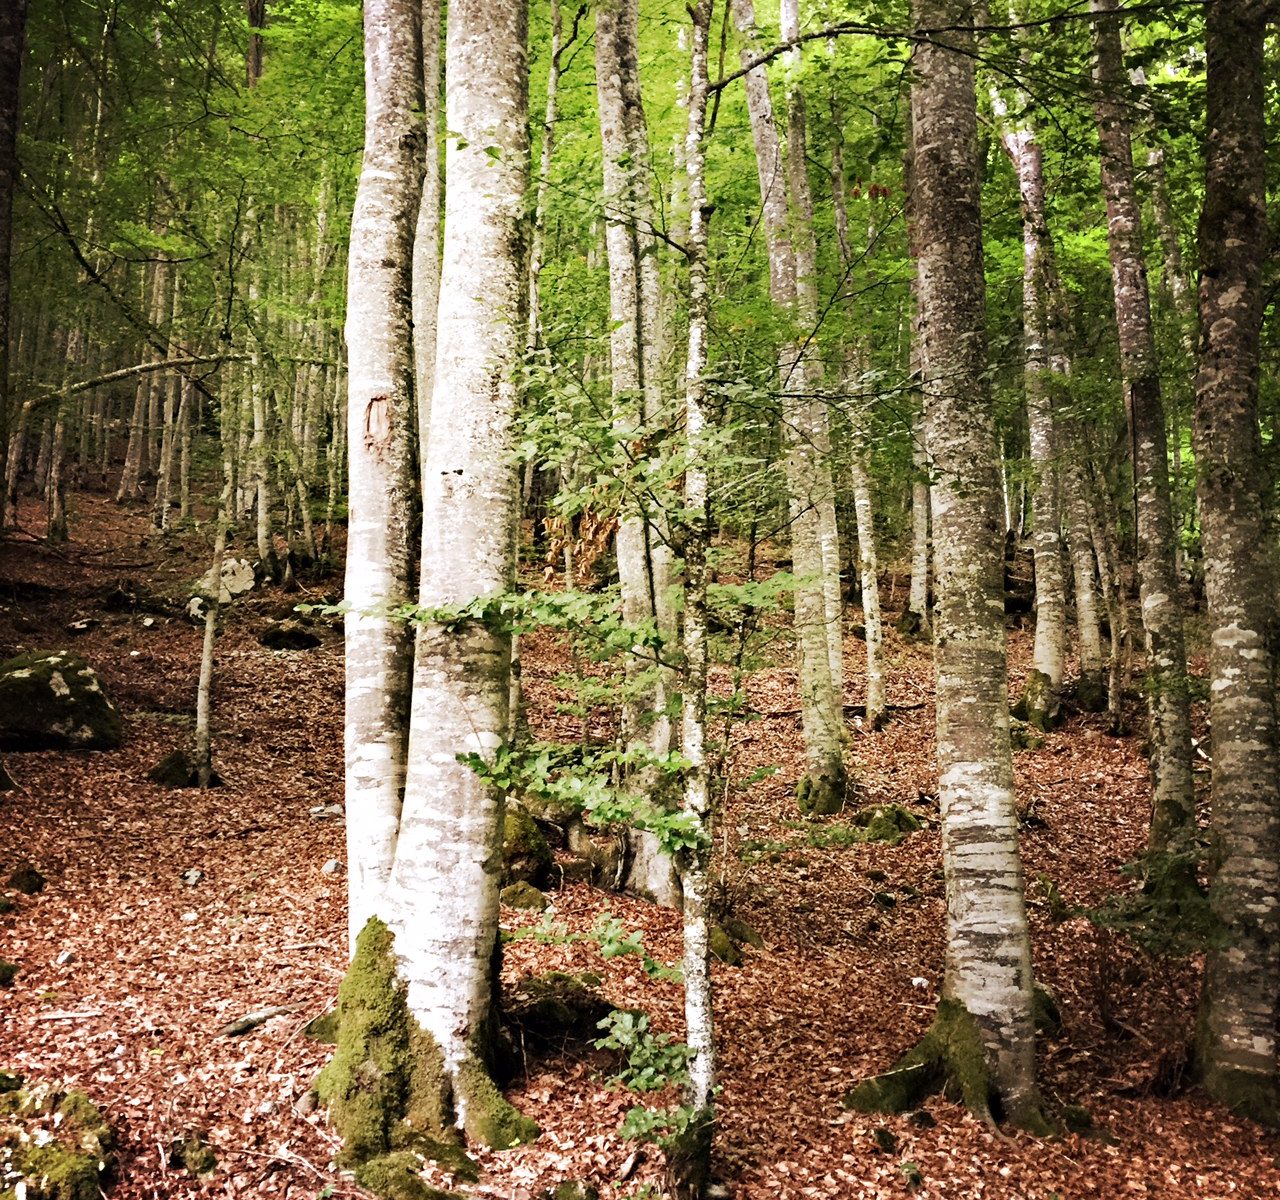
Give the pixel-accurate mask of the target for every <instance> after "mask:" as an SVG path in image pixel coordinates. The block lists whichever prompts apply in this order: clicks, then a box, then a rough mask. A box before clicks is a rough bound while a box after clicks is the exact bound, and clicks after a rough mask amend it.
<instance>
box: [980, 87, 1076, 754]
mask: <svg viewBox="0 0 1280 1200" xmlns="http://www.w3.org/2000/svg"><path fill="white" fill-rule="evenodd" d="M992 105H993V108H994V110H995V113H996V116H997V119H998V120H999V121H1000V123H1001V131H1000V132H1001V141H1002V142H1003V143H1004V148H1005V150H1006V152H1007V153H1008V155H1009V157H1010V159H1011V160H1012V161H1013V165H1014V169H1015V171H1016V172H1017V175H1018V190H1019V192H1020V193H1021V196H1022V230H1023V233H1022V244H1023V270H1022V321H1023V347H1024V355H1025V365H1024V368H1023V380H1024V387H1025V391H1026V399H1027V429H1028V433H1029V440H1030V443H1031V461H1032V464H1033V466H1034V467H1035V472H1036V479H1035V486H1034V490H1033V491H1032V495H1031V506H1032V507H1031V512H1032V521H1033V524H1034V529H1033V531H1032V537H1031V542H1032V548H1033V552H1034V555H1035V575H1036V636H1035V645H1034V648H1033V651H1032V659H1031V671H1030V673H1029V675H1028V677H1027V684H1026V689H1025V690H1024V692H1023V694H1022V698H1021V700H1020V701H1019V704H1018V710H1019V715H1020V716H1022V717H1023V718H1024V719H1025V720H1026V721H1027V722H1028V723H1030V724H1031V725H1032V726H1034V727H1035V728H1036V729H1040V730H1044V729H1048V728H1050V727H1051V726H1052V725H1054V724H1056V722H1057V719H1058V714H1059V709H1060V701H1059V692H1060V690H1061V687H1062V672H1063V664H1064V661H1065V658H1066V642H1067V596H1066V577H1065V574H1064V571H1063V563H1062V516H1061V512H1060V508H1059V479H1058V454H1059V447H1058V435H1057V428H1056V420H1055V417H1054V412H1053V380H1052V377H1051V371H1052V370H1053V366H1054V363H1053V358H1054V354H1055V351H1060V348H1061V344H1062V333H1061V329H1060V327H1059V322H1058V321H1056V320H1055V313H1054V309H1055V307H1056V306H1057V303H1058V297H1057V289H1058V281H1057V268H1056V265H1055V263H1054V252H1053V241H1052V237H1051V235H1050V233H1049V223H1048V219H1047V217H1046V213H1045V187H1044V160H1043V156H1042V154H1041V151H1040V144H1039V142H1038V141H1037V140H1036V135H1035V131H1034V129H1032V127H1031V125H1030V122H1029V121H1028V119H1027V118H1026V117H1023V118H1022V120H1021V121H1020V122H1018V123H1017V124H1015V123H1014V122H1012V121H1011V120H1010V118H1009V116H1008V110H1007V108H1006V106H1005V104H1004V101H1003V99H1002V98H1001V97H1000V95H999V93H998V92H995V91H993V94H992ZM1055 343H1056V344H1055Z"/></svg>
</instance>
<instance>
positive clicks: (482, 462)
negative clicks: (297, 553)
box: [353, 0, 536, 1148]
mask: <svg viewBox="0 0 1280 1200" xmlns="http://www.w3.org/2000/svg"><path fill="white" fill-rule="evenodd" d="M525 35H526V13H525V7H524V5H523V4H522V3H512V2H511V0H453V2H452V3H451V4H450V7H449V21H448V38H447V49H446V63H447V69H446V78H447V80H448V86H447V99H446V128H447V129H448V130H449V131H450V132H449V140H448V151H447V159H446V172H445V231H446V232H445V245H444V260H443V268H442V272H441V282H440V312H439V330H438V332H439V339H438V348H437V353H436V367H435V387H436V389H437V390H438V392H439V394H440V395H444V396H448V397H449V404H448V406H447V407H445V406H441V405H437V406H433V409H432V420H431V432H430V441H429V442H428V445H427V447H426V458H427V476H426V477H427V481H428V485H429V486H428V490H427V492H426V494H425V496H424V497H423V547H422V573H421V587H420V592H419V602H420V604H421V605H422V607H423V609H424V610H426V611H429V610H432V609H438V608H441V607H446V606H461V605H466V604H469V603H471V602H473V601H475V600H476V599H477V598H485V597H494V596H498V595H502V594H504V593H507V592H509V591H510V589H511V588H512V586H513V585H514V574H515V559H514V547H515V536H514V535H515V520H516V514H517V511H518V510H517V504H518V498H517V479H516V471H515V465H514V462H513V457H512V450H513V445H512V442H513V428H512V426H513V422H514V419H515V415H516V408H517V402H518V382H517V379H516V372H517V366H518V364H519V361H520V356H521V354H522V352H523V348H524V319H525V311H524V305H525V299H526V296H527V290H526V289H527V277H526V274H525V260H524V233H525V229H524V224H525V201H526V196H525V193H526V190H527V187H528V177H529V163H528V129H527V125H526V120H527V107H528V93H527V81H528V63H527V58H526V48H525ZM353 395H354V393H353ZM423 620H424V623H423V625H422V626H421V628H420V630H419V634H418V643H417V651H416V656H415V662H414V684H413V708H412V719H411V720H412V727H411V733H410V738H409V770H408V776H407V780H406V785H405V796H404V808H403V814H402V817H401V821H400V827H399V835H398V839H397V842H396V848H395V866H394V870H393V873H392V879H391V883H390V886H389V888H388V894H387V902H388V910H389V913H390V919H389V922H388V923H389V924H390V926H391V928H392V930H393V932H394V934H395V950H396V955H397V958H398V965H399V970H400V973H401V976H402V978H403V979H404V980H405V982H406V984H407V988H408V991H407V1003H408V1008H409V1012H410V1014H411V1015H412V1017H413V1018H414V1019H415V1020H416V1021H417V1023H418V1024H419V1026H420V1027H421V1028H422V1029H423V1030H424V1031H425V1033H426V1034H427V1035H429V1037H430V1038H431V1040H432V1041H433V1042H434V1043H435V1045H436V1046H437V1047H438V1050H439V1052H440V1055H441V1057H442V1075H443V1083H444V1085H445V1089H446V1091H447V1092H451V1093H452V1101H453V1107H454V1111H455V1113H456V1120H457V1123H458V1125H459V1126H460V1127H461V1128H463V1129H465V1130H466V1131H467V1133H468V1135H469V1136H470V1137H471V1138H473V1139H474V1140H476V1141H480V1142H485V1143H487V1144H489V1145H494V1146H498V1147H500V1148H501V1147H505V1146H507V1145H510V1144H512V1143H513V1142H514V1141H516V1140H528V1139H529V1138H530V1137H531V1136H536V1127H535V1126H533V1125H532V1122H529V1121H527V1120H526V1119H525V1118H522V1117H520V1116H519V1114H517V1113H515V1111H514V1110H513V1109H511V1108H510V1106H509V1105H507V1104H506V1103H505V1101H503V1100H502V1099H501V1097H500V1096H499V1095H498V1093H497V1092H496V1089H495V1088H494V1085H493V1084H492V1082H491V1081H490V1079H489V1076H488V1074H487V1073H486V1069H487V1066H488V1065H489V1062H490V1056H491V1053H492V1050H493V1045H492V1041H491V1037H492V1022H493V1020H494V1010H493V1003H492V998H493V993H494V989H495V988H496V986H497V980H496V978H495V976H494V961H495V954H496V952H497V940H498V888H499V873H500V863H501V853H500V846H501V841H502V828H503V807H504V803H503V794H502V792H501V791H500V790H498V789H497V788H495V787H493V786H492V785H491V784H490V783H489V782H487V781H486V780H485V779H484V778H482V776H481V775H480V774H478V773H477V772H476V770H474V769H473V768H472V767H471V766H468V765H465V764H464V763H462V762H460V761H459V758H460V757H461V756H464V755H467V754H471V755H476V756H478V757H479V758H481V759H483V760H484V761H485V762H487V763H492V762H493V760H494V757H495V755H496V754H497V752H498V751H499V749H500V748H501V747H502V746H503V744H504V742H505V738H506V731H507V703H508V696H509V692H508V686H509V681H508V669H509V652H510V646H509V635H507V634H506V633H504V632H503V631H502V630H501V628H500V627H499V626H498V625H497V624H496V623H495V622H490V621H484V620H468V621H464V622H453V623H448V624H442V623H437V622H433V621H431V620H430V619H429V617H427V616H426V615H424V618H423Z"/></svg>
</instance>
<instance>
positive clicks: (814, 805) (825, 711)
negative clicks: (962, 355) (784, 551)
mask: <svg viewBox="0 0 1280 1200" xmlns="http://www.w3.org/2000/svg"><path fill="white" fill-rule="evenodd" d="M732 13H733V20H734V24H735V26H736V27H737V29H738V32H739V34H740V35H742V38H743V43H742V47H741V52H740V54H741V60H742V63H743V66H744V67H746V66H747V65H748V64H750V63H752V62H754V60H755V57H756V54H755V51H756V49H757V48H756V46H755V44H754V43H755V40H756V39H755V36H754V35H755V27H756V26H755V9H754V6H753V4H752V2H751V0H732ZM743 84H744V86H745V89H746V93H747V112H748V116H749V118H750V121H751V136H752V140H753V142H754V145H755V152H756V172H757V175H758V178H759V183H760V204H761V209H762V212H763V218H764V220H763V224H764V233H765V240H766V243H767V245H768V251H769V295H770V298H771V299H772V300H773V303H774V304H775V305H776V306H777V307H778V309H779V310H781V311H782V312H783V313H785V314H787V315H788V316H789V317H791V319H792V320H793V321H796V320H797V317H796V313H797V304H798V300H797V294H798V283H797V266H796V255H795V251H794V249H793V243H792V229H791V220H790V211H789V205H788V193H787V174H786V168H785V165H784V163H783V158H782V148H781V146H780V144H779V141H778V130H777V127H776V125H775V123H774V114H773V101H772V99H771V97H770V94H769V77H768V75H767V73H766V72H765V68H764V67H763V66H754V67H752V68H751V69H750V70H748V71H747V72H746V75H745V76H744V77H743ZM799 359H800V350H799V346H798V344H797V343H796V342H795V339H794V338H792V339H789V341H788V343H787V344H786V345H785V346H783V347H782V349H781V352H780V363H779V378H780V382H781V387H782V428H783V440H784V444H785V447H786V458H785V468H786V480H787V497H788V499H787V507H788V517H789V524H790V531H791V560H792V568H793V570H794V572H795V575H796V577H797V581H796V586H795V597H794V613H795V633H796V673H797V675H798V678H799V690H800V712H801V724H802V727H803V730H804V744H805V777H804V778H803V779H802V780H801V781H800V785H799V788H798V790H797V797H798V799H799V800H800V803H801V805H802V807H805V808H809V809H812V810H814V811H817V812H825V813H830V812H838V811H839V810H840V808H841V806H842V805H843V803H844V797H845V791H846V789H847V783H848V780H847V776H846V773H845V765H844V746H845V731H844V711H843V707H842V704H841V701H842V697H841V695H840V694H839V692H838V691H837V689H836V685H835V679H834V678H833V677H832V673H831V660H832V654H831V645H830V642H829V640H828V637H827V629H828V620H827V602H826V593H825V591H824V589H823V586H822V580H823V577H824V570H825V565H824V562H823V555H822V530H821V524H820V520H819V513H818V504H817V500H818V498H819V496H820V495H821V492H822V488H821V484H820V472H819V465H818V463H819V455H818V453H817V445H816V442H817V440H818V439H817V438H816V434H815V430H814V429H813V419H814V406H813V405H811V404H810V403H809V402H808V400H807V398H806V397H804V396H796V395H794V394H793V393H794V392H795V391H796V390H797V389H796V386H795V385H793V383H792V380H793V378H795V377H796V374H797V372H796V365H797V362H798V360H799Z"/></svg>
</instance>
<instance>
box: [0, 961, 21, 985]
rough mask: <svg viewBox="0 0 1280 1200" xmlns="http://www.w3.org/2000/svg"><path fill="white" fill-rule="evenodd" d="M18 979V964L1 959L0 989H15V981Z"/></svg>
mask: <svg viewBox="0 0 1280 1200" xmlns="http://www.w3.org/2000/svg"><path fill="white" fill-rule="evenodd" d="M17 977H18V964H17V963H11V962H9V960H8V959H4V958H0V988H9V987H13V981H14V980H15V979H16V978H17Z"/></svg>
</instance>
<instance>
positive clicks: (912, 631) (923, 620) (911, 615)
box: [894, 608, 933, 642]
mask: <svg viewBox="0 0 1280 1200" xmlns="http://www.w3.org/2000/svg"><path fill="white" fill-rule="evenodd" d="M894 628H895V629H897V631H898V634H899V635H900V636H901V637H903V638H905V639H906V640H907V641H909V642H927V641H928V640H929V639H930V638H931V637H932V636H933V635H932V632H931V631H930V629H929V621H928V618H927V617H925V615H924V614H923V613H918V612H914V611H912V610H911V609H909V608H904V609H903V610H902V614H901V616H899V617H898V620H897V622H896V623H895V625H894Z"/></svg>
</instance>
